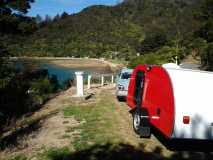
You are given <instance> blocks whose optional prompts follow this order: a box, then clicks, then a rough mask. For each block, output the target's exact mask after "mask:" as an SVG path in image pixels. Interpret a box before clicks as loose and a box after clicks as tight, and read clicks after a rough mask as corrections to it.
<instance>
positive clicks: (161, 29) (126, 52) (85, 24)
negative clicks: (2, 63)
mask: <svg viewBox="0 0 213 160" xmlns="http://www.w3.org/2000/svg"><path fill="white" fill-rule="evenodd" d="M212 4H213V2H212V0H124V1H123V2H122V3H120V4H117V5H116V6H111V7H109V6H102V5H98V6H91V7H88V8H85V9H84V10H82V11H81V12H80V13H78V14H73V15H68V14H65V13H64V14H63V15H57V16H56V17H54V18H52V19H51V18H50V17H46V19H45V20H43V21H41V20H39V19H37V22H39V24H38V27H37V31H36V32H35V33H33V34H32V35H30V36H25V37H24V38H23V37H21V38H19V39H18V42H17V43H13V45H12V46H11V45H9V52H10V53H11V54H12V55H18V56H22V55H27V56H75V57H85V56H87V57H107V58H115V57H116V58H123V59H126V60H130V59H132V58H133V57H135V56H136V54H140V55H147V56H146V57H143V59H146V58H147V57H148V58H147V59H148V61H146V63H149V62H150V63H159V62H162V60H163V61H166V62H168V61H173V60H174V57H175V56H178V57H179V59H181V58H183V57H184V56H185V55H186V54H191V53H192V52H193V53H194V54H199V53H198V52H199V51H201V49H202V48H201V49H200V48H196V47H195V46H199V47H200V46H201V47H202V46H205V45H206V43H207V42H211V37H212V36H211V35H210V40H208V39H209V37H208V35H209V33H208V34H207V32H209V30H210V33H211V28H212V27H211V25H212V24H211V22H212V20H211V18H209V17H211V14H210V13H211V12H212V11H211V10H212V8H211V6H212ZM205 16H206V17H207V18H206V17H205ZM209 19H210V22H209V23H208V25H206V24H207V21H209ZM14 44H15V45H14ZM197 44H198V45H197Z"/></svg>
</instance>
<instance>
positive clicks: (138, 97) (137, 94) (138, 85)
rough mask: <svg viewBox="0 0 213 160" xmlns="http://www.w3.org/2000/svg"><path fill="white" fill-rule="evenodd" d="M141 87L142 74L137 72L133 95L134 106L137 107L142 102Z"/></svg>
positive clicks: (142, 82)
mask: <svg viewBox="0 0 213 160" xmlns="http://www.w3.org/2000/svg"><path fill="white" fill-rule="evenodd" d="M143 86H144V72H143V71H141V70H139V71H138V72H137V74H136V78H135V94H134V99H135V104H136V106H137V107H138V105H141V102H142V94H143Z"/></svg>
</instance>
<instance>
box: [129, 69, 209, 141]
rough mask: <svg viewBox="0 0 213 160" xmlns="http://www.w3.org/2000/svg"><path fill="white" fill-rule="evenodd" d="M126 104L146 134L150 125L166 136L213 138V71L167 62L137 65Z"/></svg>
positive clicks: (136, 127) (137, 126) (139, 129)
mask: <svg viewBox="0 0 213 160" xmlns="http://www.w3.org/2000/svg"><path fill="white" fill-rule="evenodd" d="M127 104H128V105H129V106H130V107H131V108H132V111H133V128H134V130H135V132H136V133H138V134H139V135H140V136H141V137H149V136H150V134H151V130H150V128H151V127H154V128H156V129H158V130H159V131H160V132H161V133H162V134H163V135H164V136H165V137H166V138H169V139H171V138H175V139H178V138H180V139H200V140H209V139H211V140H212V139H213V73H211V72H205V71H198V70H189V69H182V68H179V67H169V66H149V65H138V66H137V67H136V68H135V69H134V71H133V74H132V76H131V79H130V83H129V88H128V96H127Z"/></svg>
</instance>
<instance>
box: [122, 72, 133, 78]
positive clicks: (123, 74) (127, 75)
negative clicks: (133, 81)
mask: <svg viewBox="0 0 213 160" xmlns="http://www.w3.org/2000/svg"><path fill="white" fill-rule="evenodd" d="M130 77H131V73H127V72H125V73H122V75H121V79H129V78H130Z"/></svg>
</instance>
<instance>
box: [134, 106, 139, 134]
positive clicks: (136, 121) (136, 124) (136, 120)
mask: <svg viewBox="0 0 213 160" xmlns="http://www.w3.org/2000/svg"><path fill="white" fill-rule="evenodd" d="M140 117H141V111H140V109H138V108H137V109H136V110H135V111H134V112H133V129H134V131H135V133H136V134H139V133H140V132H139V131H140V126H141V118H140Z"/></svg>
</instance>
